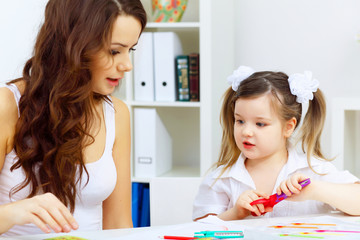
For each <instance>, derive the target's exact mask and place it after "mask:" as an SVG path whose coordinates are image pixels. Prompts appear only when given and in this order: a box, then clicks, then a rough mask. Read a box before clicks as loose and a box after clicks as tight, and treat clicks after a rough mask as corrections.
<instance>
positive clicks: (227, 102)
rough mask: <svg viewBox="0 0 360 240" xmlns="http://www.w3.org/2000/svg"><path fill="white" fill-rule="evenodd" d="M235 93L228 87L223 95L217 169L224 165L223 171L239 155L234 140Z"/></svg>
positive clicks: (232, 163)
mask: <svg viewBox="0 0 360 240" xmlns="http://www.w3.org/2000/svg"><path fill="white" fill-rule="evenodd" d="M235 95H236V92H234V90H233V89H232V88H231V87H230V88H229V89H228V90H227V91H226V92H225V94H224V97H223V98H224V101H223V104H222V108H221V114H220V124H221V126H222V130H223V131H222V132H223V134H222V139H221V148H220V149H221V151H220V155H219V160H218V162H217V164H216V166H217V167H219V166H222V165H225V166H226V167H225V169H227V168H229V167H231V166H232V165H234V163H235V162H236V160H237V159H238V157H239V155H240V150H239V148H238V147H237V146H236V142H235V139H234V109H235V101H236V96H235Z"/></svg>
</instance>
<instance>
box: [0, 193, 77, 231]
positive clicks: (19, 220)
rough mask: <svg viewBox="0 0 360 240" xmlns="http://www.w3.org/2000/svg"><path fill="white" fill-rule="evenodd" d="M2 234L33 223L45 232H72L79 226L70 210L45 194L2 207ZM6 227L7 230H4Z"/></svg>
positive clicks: (0, 229)
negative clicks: (16, 226)
mask: <svg viewBox="0 0 360 240" xmlns="http://www.w3.org/2000/svg"><path fill="white" fill-rule="evenodd" d="M0 219H4V220H6V221H5V222H6V223H7V226H5V224H6V223H5V222H4V221H1V225H3V224H4V223H5V224H4V225H3V226H2V227H0V232H6V231H7V230H8V229H10V228H11V227H12V226H14V225H24V224H27V223H33V224H35V225H36V226H38V227H39V228H40V229H41V230H42V231H43V232H45V233H50V231H51V230H50V229H52V230H53V231H54V232H56V233H58V232H70V231H71V230H72V229H73V230H76V229H77V228H78V227H79V226H78V224H77V222H76V220H75V219H74V217H73V216H72V214H71V213H70V211H69V209H68V208H67V207H66V206H65V205H64V204H63V203H62V202H61V201H60V200H59V199H58V198H57V197H55V196H54V195H53V194H51V193H45V194H42V195H38V196H35V197H32V198H28V199H24V200H20V201H17V202H13V203H9V204H5V205H2V206H0ZM3 227H5V228H3Z"/></svg>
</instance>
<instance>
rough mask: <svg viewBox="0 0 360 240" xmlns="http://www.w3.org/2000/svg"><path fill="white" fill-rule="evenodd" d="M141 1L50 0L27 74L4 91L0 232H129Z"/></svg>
mask: <svg viewBox="0 0 360 240" xmlns="http://www.w3.org/2000/svg"><path fill="white" fill-rule="evenodd" d="M145 25H146V13H145V11H144V8H143V6H142V4H141V2H140V0H49V2H48V3H47V6H46V10H45V21H44V24H43V26H42V27H41V29H40V32H39V34H38V36H37V40H36V43H35V49H34V54H33V56H32V57H31V58H30V59H29V60H28V61H27V63H26V64H25V67H24V71H23V76H22V77H21V78H20V79H16V80H14V81H12V82H10V83H8V84H7V85H6V87H3V88H0V132H1V134H0V170H1V172H0V223H1V224H0V234H1V233H4V234H3V235H5V236H9V235H17V234H21V235H22V234H38V233H41V230H42V231H43V232H45V233H48V232H50V231H51V230H53V231H55V232H69V231H71V229H80V230H82V231H84V230H99V229H109V228H123V227H127V228H128V227H132V221H131V179H130V121H129V111H128V108H127V106H126V105H125V104H124V103H123V102H122V101H120V100H118V99H116V98H115V97H111V96H110V94H111V93H112V92H113V91H114V89H115V87H116V86H117V85H118V84H119V82H120V81H122V78H123V77H124V73H125V72H128V71H130V70H131V69H132V65H131V61H130V58H129V53H130V52H131V51H132V50H133V47H134V46H135V45H136V44H137V41H138V38H139V36H140V34H141V32H142V30H143V29H144V27H145Z"/></svg>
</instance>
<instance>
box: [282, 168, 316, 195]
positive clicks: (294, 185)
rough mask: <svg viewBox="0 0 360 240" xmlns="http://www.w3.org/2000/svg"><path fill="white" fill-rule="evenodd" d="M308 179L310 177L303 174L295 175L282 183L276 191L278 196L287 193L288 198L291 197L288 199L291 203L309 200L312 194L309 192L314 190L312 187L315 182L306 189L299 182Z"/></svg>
mask: <svg viewBox="0 0 360 240" xmlns="http://www.w3.org/2000/svg"><path fill="white" fill-rule="evenodd" d="M307 178H309V177H307V176H305V175H303V174H301V173H295V174H294V175H292V176H291V177H290V178H288V179H287V180H285V181H283V182H282V183H280V185H279V187H278V188H277V189H276V193H277V194H278V195H280V194H282V193H285V194H286V196H288V197H289V198H287V200H290V201H304V200H309V199H310V192H311V191H309V190H310V189H311V188H312V185H314V184H313V182H312V183H310V185H308V186H306V187H305V188H304V189H302V187H301V185H300V184H299V182H301V181H303V180H305V179H307Z"/></svg>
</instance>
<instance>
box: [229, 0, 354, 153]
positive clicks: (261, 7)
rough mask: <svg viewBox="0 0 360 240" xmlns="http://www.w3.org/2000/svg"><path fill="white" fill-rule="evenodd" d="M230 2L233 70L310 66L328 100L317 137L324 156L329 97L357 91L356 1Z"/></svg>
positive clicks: (289, 69) (327, 144) (327, 142)
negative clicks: (238, 67) (234, 3)
mask: <svg viewBox="0 0 360 240" xmlns="http://www.w3.org/2000/svg"><path fill="white" fill-rule="evenodd" d="M235 2H236V7H235V14H234V15H235V34H236V35H235V52H236V54H235V56H236V59H235V63H236V66H234V68H235V67H237V66H238V65H248V66H251V67H253V68H254V69H255V70H280V71H284V72H286V73H288V74H291V73H296V72H303V71H304V70H311V71H312V72H313V76H314V77H315V78H317V79H318V80H319V81H320V88H321V90H323V92H324V94H325V96H326V98H327V103H328V116H327V121H326V124H325V129H324V132H323V137H322V145H323V150H324V152H325V155H327V154H328V153H330V137H331V134H330V124H331V123H330V114H329V110H331V100H332V99H333V98H334V97H351V96H359V95H360V94H359V92H360V42H359V41H357V40H356V35H358V34H359V33H360V1H359V0H302V1H290V0H271V1H269V0H236V1H235ZM224 47H226V46H224ZM339 144H342V143H339ZM327 156H328V157H329V155H327Z"/></svg>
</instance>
